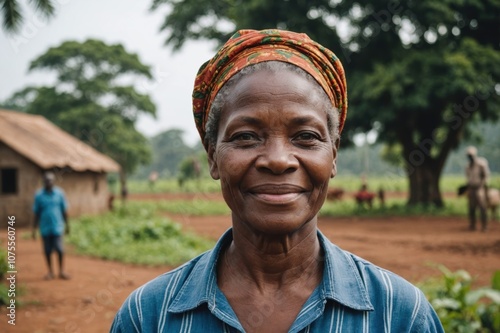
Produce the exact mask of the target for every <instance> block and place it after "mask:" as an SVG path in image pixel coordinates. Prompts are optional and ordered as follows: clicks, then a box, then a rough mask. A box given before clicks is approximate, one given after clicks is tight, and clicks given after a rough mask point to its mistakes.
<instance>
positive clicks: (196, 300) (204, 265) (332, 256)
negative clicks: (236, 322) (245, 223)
mask: <svg viewBox="0 0 500 333" xmlns="http://www.w3.org/2000/svg"><path fill="white" fill-rule="evenodd" d="M318 238H319V240H320V244H321V247H322V249H323V251H324V254H325V257H324V259H325V269H324V274H323V281H322V286H321V296H322V297H323V298H325V299H330V300H333V301H335V302H338V303H340V304H342V305H344V306H346V307H349V308H351V309H354V310H364V311H369V310H373V306H372V304H371V303H370V300H369V297H368V290H367V289H366V286H365V285H364V283H363V278H362V276H361V273H360V271H359V269H358V267H357V266H356V264H355V262H354V260H353V258H352V255H350V254H349V253H347V252H345V251H343V250H341V249H340V248H339V247H338V246H336V245H334V244H332V243H331V242H330V241H328V239H326V237H325V236H324V235H323V234H322V233H321V232H320V231H319V230H318ZM232 239H233V234H232V229H229V230H228V231H226V232H225V233H224V235H223V236H222V237H221V238H220V240H219V241H218V242H217V244H216V245H215V247H214V249H213V250H212V251H209V252H208V253H207V254H206V255H202V256H200V257H199V260H198V261H197V262H196V263H195V264H194V267H193V269H192V271H191V272H190V273H189V276H188V278H187V279H186V281H185V282H184V284H183V286H182V287H181V288H180V289H179V292H178V293H177V295H175V296H174V301H173V302H172V303H171V304H170V306H169V307H168V311H169V312H173V313H181V312H184V311H189V310H192V309H194V308H196V307H198V306H200V305H201V304H203V303H207V304H208V308H209V309H210V310H211V311H213V310H214V309H215V307H216V296H217V297H219V296H220V295H222V293H221V292H220V290H219V287H218V286H217V260H218V258H219V256H220V253H221V251H222V249H223V248H225V247H226V246H228V245H229V244H230V243H231V241H232ZM222 305H223V304H220V303H219V304H217V306H222ZM224 310H229V309H224Z"/></svg>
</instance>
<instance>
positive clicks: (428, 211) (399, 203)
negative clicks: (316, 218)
mask: <svg viewBox="0 0 500 333" xmlns="http://www.w3.org/2000/svg"><path fill="white" fill-rule="evenodd" d="M466 214H467V199H466V198H464V197H461V198H453V199H447V200H445V207H443V208H437V207H435V206H433V205H429V206H427V207H425V206H411V207H410V206H407V205H406V199H405V198H391V199H388V200H386V205H385V207H381V206H380V205H379V202H378V201H377V200H374V204H373V208H371V209H368V208H364V207H359V206H358V205H357V204H356V202H355V200H354V198H345V199H343V200H341V201H326V202H325V203H324V205H323V207H322V208H321V210H320V215H321V216H342V217H348V216H371V217H374V216H378V217H383V216H423V215H425V216H464V215H466Z"/></svg>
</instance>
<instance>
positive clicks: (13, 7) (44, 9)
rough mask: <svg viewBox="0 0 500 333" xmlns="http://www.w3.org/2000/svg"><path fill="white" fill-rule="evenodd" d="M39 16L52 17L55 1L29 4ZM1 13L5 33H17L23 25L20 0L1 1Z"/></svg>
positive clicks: (43, 0)
mask: <svg viewBox="0 0 500 333" xmlns="http://www.w3.org/2000/svg"><path fill="white" fill-rule="evenodd" d="M28 3H29V4H30V5H31V6H32V7H33V8H34V9H35V10H36V11H37V12H38V13H39V14H41V15H42V16H45V17H51V16H52V15H54V13H55V7H54V1H52V0H31V1H29V2H28ZM0 11H1V16H2V19H3V27H4V29H5V31H7V32H10V33H15V32H18V31H19V28H20V27H21V25H22V23H23V11H22V8H21V4H20V1H18V0H0Z"/></svg>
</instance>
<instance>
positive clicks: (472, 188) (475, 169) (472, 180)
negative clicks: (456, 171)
mask: <svg viewBox="0 0 500 333" xmlns="http://www.w3.org/2000/svg"><path fill="white" fill-rule="evenodd" d="M466 155H467V159H468V160H469V163H468V164H467V166H466V167H465V175H466V177H467V198H468V200H469V228H470V230H471V231H474V230H476V209H478V208H479V215H480V219H481V228H482V229H481V230H482V231H486V230H487V229H488V217H487V215H486V213H487V208H488V196H487V193H488V188H487V183H488V177H489V175H490V169H489V167H488V161H487V160H486V159H485V158H483V157H479V156H477V148H476V147H473V146H469V147H467V149H466Z"/></svg>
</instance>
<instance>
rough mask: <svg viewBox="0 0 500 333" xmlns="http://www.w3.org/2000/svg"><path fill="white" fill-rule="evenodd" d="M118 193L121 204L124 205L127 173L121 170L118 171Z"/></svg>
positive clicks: (126, 192)
mask: <svg viewBox="0 0 500 333" xmlns="http://www.w3.org/2000/svg"><path fill="white" fill-rule="evenodd" d="M120 193H121V199H122V204H124V203H125V201H126V200H127V196H128V188H127V173H126V172H125V170H123V169H121V170H120Z"/></svg>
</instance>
